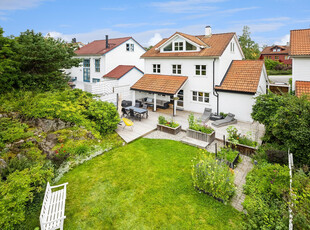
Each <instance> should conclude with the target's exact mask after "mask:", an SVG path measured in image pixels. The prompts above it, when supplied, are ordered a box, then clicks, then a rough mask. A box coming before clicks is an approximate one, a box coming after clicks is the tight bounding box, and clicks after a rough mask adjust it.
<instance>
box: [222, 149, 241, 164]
mask: <svg viewBox="0 0 310 230" xmlns="http://www.w3.org/2000/svg"><path fill="white" fill-rule="evenodd" d="M238 153H239V152H238V151H237V150H233V149H231V148H227V147H224V148H221V150H220V151H219V152H218V153H217V155H218V157H219V158H220V159H224V160H227V161H229V162H231V163H232V162H233V161H234V160H235V158H236V157H237V155H238Z"/></svg>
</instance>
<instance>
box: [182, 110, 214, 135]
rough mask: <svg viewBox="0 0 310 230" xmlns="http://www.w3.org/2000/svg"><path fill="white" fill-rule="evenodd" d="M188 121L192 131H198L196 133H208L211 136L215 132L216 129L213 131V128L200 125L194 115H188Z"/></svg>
mask: <svg viewBox="0 0 310 230" xmlns="http://www.w3.org/2000/svg"><path fill="white" fill-rule="evenodd" d="M187 120H188V126H189V128H190V129H192V130H196V131H199V132H202V133H207V134H211V133H212V132H213V131H214V129H212V128H211V127H209V126H207V125H201V124H198V123H197V120H196V119H195V116H194V114H193V113H191V114H190V115H188V119H187Z"/></svg>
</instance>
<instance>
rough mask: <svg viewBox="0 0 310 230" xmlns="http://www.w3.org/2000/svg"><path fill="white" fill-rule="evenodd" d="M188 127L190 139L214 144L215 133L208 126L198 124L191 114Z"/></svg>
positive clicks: (187, 131) (187, 132)
mask: <svg viewBox="0 0 310 230" xmlns="http://www.w3.org/2000/svg"><path fill="white" fill-rule="evenodd" d="M188 126H189V128H188V129H187V130H186V134H187V136H188V137H191V138H194V139H197V140H201V141H205V142H208V143H209V144H210V143H212V142H213V141H214V139H215V131H214V129H212V128H211V127H209V126H207V125H201V124H199V123H198V122H197V120H196V118H195V117H194V115H193V114H192V113H191V114H190V115H189V116H188Z"/></svg>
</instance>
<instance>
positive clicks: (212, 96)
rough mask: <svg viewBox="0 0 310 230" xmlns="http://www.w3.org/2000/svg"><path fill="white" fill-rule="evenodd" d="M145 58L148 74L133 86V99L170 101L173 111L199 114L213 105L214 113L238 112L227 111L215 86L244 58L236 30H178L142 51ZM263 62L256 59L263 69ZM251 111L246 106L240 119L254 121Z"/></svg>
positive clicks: (240, 105)
mask: <svg viewBox="0 0 310 230" xmlns="http://www.w3.org/2000/svg"><path fill="white" fill-rule="evenodd" d="M142 58H143V59H144V60H145V66H144V67H145V68H144V72H145V74H144V76H143V77H142V78H141V79H140V80H139V81H138V82H137V83H135V84H134V85H133V86H132V87H131V89H132V90H134V91H135V94H134V96H135V97H134V98H133V100H135V99H139V100H141V99H145V98H151V99H152V100H153V101H154V102H156V101H157V100H159V102H160V103H161V104H162V101H170V102H171V104H172V105H171V106H173V108H174V114H175V113H176V109H179V110H187V111H193V112H198V113H202V112H203V111H204V108H211V109H212V111H213V112H214V113H219V112H226V113H227V112H234V111H236V110H235V109H234V110H230V111H229V110H226V108H228V107H227V106H226V105H225V103H227V102H226V101H225V100H221V99H220V100H219V101H218V94H217V92H216V91H215V88H214V86H215V85H219V84H220V83H221V82H222V79H223V77H224V76H225V73H226V72H227V69H228V68H229V66H230V65H231V63H232V61H233V60H242V59H243V58H244V55H243V52H242V49H241V47H240V45H239V42H238V38H237V35H236V33H221V34H212V32H211V28H210V27H206V28H205V34H204V35H198V36H194V35H188V34H184V33H180V32H176V33H175V34H173V35H172V36H171V37H169V38H167V39H163V40H162V41H161V42H159V43H158V44H157V45H155V46H154V47H153V48H151V49H150V50H149V51H147V52H146V53H145V54H143V55H142ZM261 63H262V61H260V62H253V64H254V65H258V66H259V67H261V68H264V67H263V65H262V64H261ZM261 72H262V70H261ZM240 81H242V79H240ZM262 93H265V91H263V92H262ZM223 94H224V93H223ZM232 95H235V94H232ZM173 99H177V100H173ZM149 100H150V99H149ZM218 102H219V103H218ZM230 103H232V102H230ZM156 104H157V102H156V103H154V110H155V111H156ZM233 105H235V107H236V108H238V107H243V106H249V103H246V104H242V103H240V102H239V101H234V102H233ZM251 105H252V104H251ZM250 110H251V107H250V108H247V109H246V111H247V114H246V115H244V116H240V117H239V119H241V120H244V121H251V119H250V112H249V111H250ZM236 113H237V111H236ZM238 115H239V113H238ZM238 115H237V117H236V118H237V119H238Z"/></svg>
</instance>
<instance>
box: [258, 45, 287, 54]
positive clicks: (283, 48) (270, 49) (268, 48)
mask: <svg viewBox="0 0 310 230" xmlns="http://www.w3.org/2000/svg"><path fill="white" fill-rule="evenodd" d="M277 47H279V48H280V49H281V51H280V52H278V51H276V52H273V48H277ZM289 52H290V47H289V46H279V45H275V46H266V47H265V48H264V49H263V51H262V52H261V53H260V54H289Z"/></svg>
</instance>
